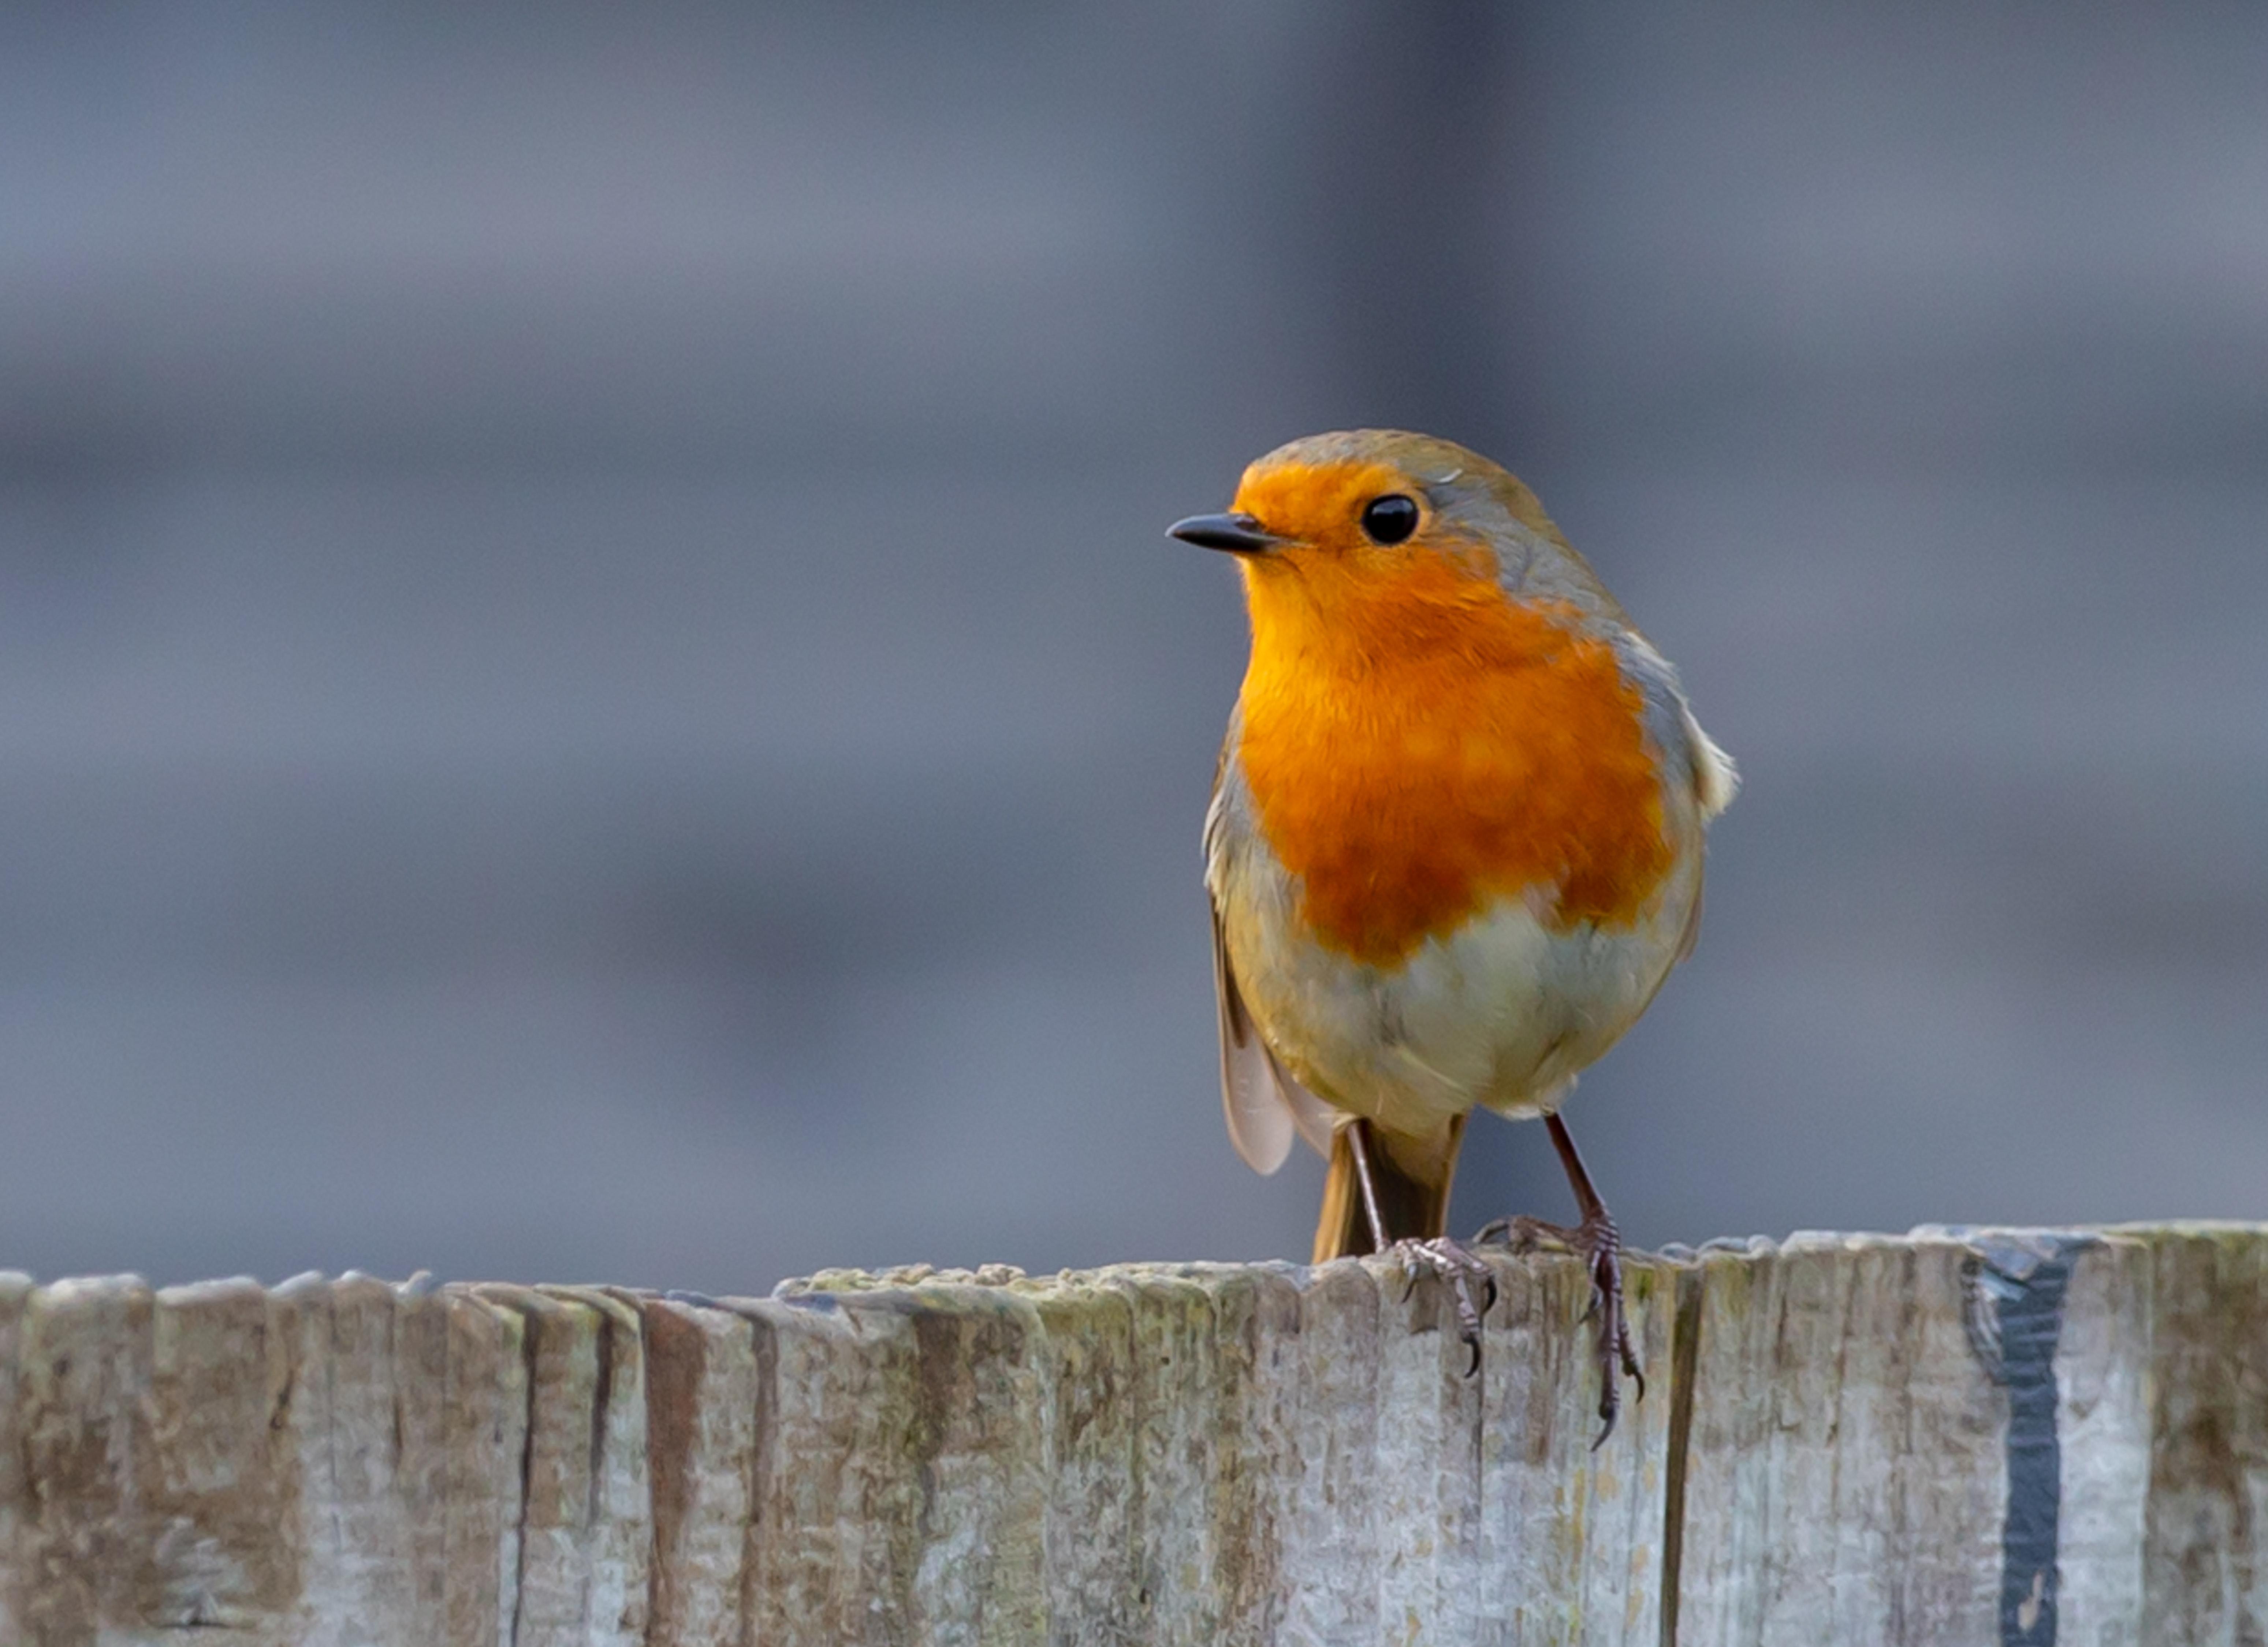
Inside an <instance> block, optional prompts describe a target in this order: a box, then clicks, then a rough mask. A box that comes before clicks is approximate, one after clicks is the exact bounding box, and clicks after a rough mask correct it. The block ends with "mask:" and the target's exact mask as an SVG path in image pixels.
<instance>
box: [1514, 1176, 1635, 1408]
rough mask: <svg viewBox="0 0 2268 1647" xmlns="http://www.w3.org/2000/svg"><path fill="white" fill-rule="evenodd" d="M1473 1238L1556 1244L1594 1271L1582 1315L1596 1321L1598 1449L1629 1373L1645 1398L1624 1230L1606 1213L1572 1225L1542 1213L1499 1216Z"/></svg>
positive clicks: (1524, 1247) (1530, 1248) (1530, 1245)
mask: <svg viewBox="0 0 2268 1647" xmlns="http://www.w3.org/2000/svg"><path fill="white" fill-rule="evenodd" d="M1473 1240H1474V1243H1475V1244H1476V1245H1480V1244H1483V1243H1485V1244H1488V1245H1497V1244H1499V1243H1500V1244H1502V1245H1504V1246H1508V1247H1510V1248H1511V1249H1512V1250H1513V1251H1514V1252H1521V1253H1529V1252H1535V1251H1538V1250H1540V1249H1543V1248H1545V1247H1557V1248H1560V1249H1562V1250H1565V1251H1567V1252H1572V1253H1573V1254H1577V1255H1578V1256H1580V1258H1581V1259H1582V1260H1583V1263H1584V1268H1587V1270H1588V1271H1589V1272H1590V1276H1591V1302H1590V1305H1589V1307H1588V1308H1587V1309H1586V1310H1584V1312H1583V1315H1582V1320H1583V1322H1584V1323H1585V1324H1586V1325H1588V1324H1589V1323H1591V1322H1594V1321H1595V1322H1596V1323H1597V1324H1598V1333H1597V1341H1596V1342H1597V1360H1598V1366H1599V1433H1598V1437H1597V1438H1596V1439H1595V1440H1594V1441H1593V1442H1592V1443H1591V1451H1592V1452H1597V1451H1598V1450H1599V1449H1600V1448H1601V1447H1602V1446H1604V1445H1606V1443H1607V1437H1609V1436H1611V1435H1612V1434H1614V1433H1615V1421H1616V1419H1617V1418H1619V1417H1620V1416H1621V1415H1622V1380H1623V1379H1624V1378H1629V1379H1631V1380H1632V1381H1634V1382H1635V1383H1636V1384H1637V1386H1638V1393H1637V1394H1636V1395H1635V1396H1633V1397H1632V1398H1631V1399H1632V1400H1634V1401H1644V1400H1645V1399H1646V1374H1645V1373H1644V1372H1642V1371H1639V1370H1638V1351H1637V1349H1635V1348H1634V1347H1633V1346H1632V1344H1631V1334H1630V1316H1629V1313H1628V1312H1627V1311H1625V1310H1624V1307H1623V1266H1622V1250H1623V1240H1622V1232H1620V1231H1618V1230H1617V1229H1616V1228H1615V1221H1614V1220H1613V1219H1612V1218H1611V1217H1607V1216H1605V1214H1603V1213H1601V1214H1598V1215H1595V1216H1594V1217H1587V1218H1585V1219H1584V1220H1583V1222H1582V1223H1580V1224H1575V1225H1573V1226H1572V1228H1571V1227H1569V1226H1567V1225H1565V1224H1546V1223H1544V1222H1543V1220H1542V1219H1540V1218H1529V1217H1517V1218H1497V1219H1493V1220H1491V1222H1490V1223H1488V1224H1484V1225H1483V1226H1482V1227H1481V1231H1480V1233H1479V1234H1477V1235H1476V1236H1475V1237H1474V1238H1473Z"/></svg>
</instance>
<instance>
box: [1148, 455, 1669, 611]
mask: <svg viewBox="0 0 2268 1647" xmlns="http://www.w3.org/2000/svg"><path fill="white" fill-rule="evenodd" d="M1170 532H1171V535H1173V536H1174V537H1176V538H1180V539H1182V540H1183V541H1185V542H1189V543H1194V544H1197V545H1199V546H1201V547H1203V548H1211V549H1220V550H1224V551H1226V552H1227V553H1229V554H1231V555H1235V556H1236V558H1237V561H1238V562H1239V565H1240V567H1241V570H1242V571H1243V574H1244V584H1245V591H1246V594H1247V597H1248V601H1249V603H1250V606H1251V608H1252V617H1253V629H1254V638H1255V640H1256V643H1260V644H1263V645H1266V644H1270V643H1276V642H1278V641H1279V640H1280V641H1283V642H1288V643H1292V644H1296V645H1300V646H1301V648H1302V650H1305V649H1306V645H1307V643H1308V642H1310V641H1312V640H1314V639H1318V638H1321V636H1322V635H1323V634H1325V633H1329V634H1334V635H1336V636H1337V637H1338V638H1339V639H1340V640H1341V641H1342V642H1344V641H1353V642H1355V643H1358V644H1359V645H1361V646H1362V647H1363V648H1364V649H1365V650H1366V651H1369V650H1373V649H1374V648H1375V647H1376V646H1379V645H1395V646H1412V645H1414V646H1421V647H1422V646H1424V645H1425V644H1426V643H1428V641H1429V639H1432V638H1441V639H1447V638H1448V637H1449V636H1450V634H1451V632H1453V631H1454V629H1457V628H1458V627H1460V625H1459V614H1461V613H1466V612H1470V611H1471V610H1473V609H1474V608H1476V607H1484V606H1491V605H1496V604H1499V603H1501V602H1502V601H1503V600H1505V599H1506V598H1507V597H1508V596H1509V597H1513V598H1521V599H1538V600H1549V601H1553V602H1557V603H1561V604H1563V605H1565V606H1566V607H1572V608H1573V609H1574V610H1575V611H1576V612H1578V613H1580V614H1582V615H1584V616H1587V617H1591V618H1595V619H1601V620H1604V621H1613V622H1621V621H1626V620H1624V617H1623V614H1622V612H1621V609H1620V608H1619V607H1616V604H1615V602H1614V599H1613V597H1612V596H1610V595H1609V594H1608V593H1607V592H1606V590H1605V589H1604V588H1603V587H1602V586H1601V585H1600V583H1599V581H1598V579H1597V578H1596V577H1594V575H1593V574H1592V571H1591V569H1590V568H1589V567H1588V566H1587V565H1586V564H1585V563H1584V562H1583V560H1582V557H1581V556H1580V555H1577V554H1576V553H1575V552H1574V550H1573V549H1572V548H1569V547H1568V546H1567V540H1565V538H1563V537H1561V536H1560V535H1559V529H1558V527H1557V526H1554V525H1552V523H1551V519H1550V516H1548V515H1546V514H1545V513H1544V512H1543V505H1542V504H1539V503H1537V502H1536V500H1535V493H1533V492H1531V491H1529V490H1528V488H1527V487H1525V486H1523V485H1521V483H1520V482H1519V481H1517V480H1515V479H1514V478H1513V476H1512V475H1510V474H1506V472H1505V471H1504V470H1503V469H1501V468H1499V467H1498V466H1497V465H1495V464H1493V463H1491V462H1490V461H1489V460H1487V459H1486V458H1484V457H1482V456H1480V455H1479V454H1478V453H1477V452H1469V451H1467V450H1466V449H1465V448H1464V447H1462V446H1460V445H1454V444H1452V443H1451V442H1449V441H1446V440H1439V439H1436V438H1434V437H1432V436H1430V435H1414V434H1407V433H1403V432H1402V431H1400V430H1377V429H1361V430H1348V431H1345V432H1342V433H1337V434H1329V435H1310V436H1308V437H1306V438H1305V439H1301V440H1295V441H1292V443H1290V444H1289V445H1284V446H1279V447H1278V448H1277V449H1276V450H1275V451H1274V452H1270V453H1269V454H1268V455H1267V456H1266V457H1264V458H1262V459H1259V460H1257V461H1256V462H1255V463H1253V464H1252V466H1251V467H1248V468H1247V469H1246V470H1245V472H1244V478H1243V480H1242V482H1241V483H1240V484H1239V485H1238V487H1237V489H1236V497H1235V499H1234V501H1233V504H1231V506H1230V509H1229V511H1228V512H1227V513H1226V514H1220V515H1197V516H1193V517H1192V518H1189V519H1187V520H1182V521H1179V522H1176V523H1175V525H1174V526H1172V527H1171V528H1170Z"/></svg>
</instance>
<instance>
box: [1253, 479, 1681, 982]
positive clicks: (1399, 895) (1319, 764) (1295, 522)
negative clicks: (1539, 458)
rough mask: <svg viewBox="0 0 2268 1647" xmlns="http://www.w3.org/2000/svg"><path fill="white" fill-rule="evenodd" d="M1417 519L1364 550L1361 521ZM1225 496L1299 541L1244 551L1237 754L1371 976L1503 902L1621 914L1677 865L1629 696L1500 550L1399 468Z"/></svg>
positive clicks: (1287, 849) (1344, 947) (1284, 856)
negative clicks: (1246, 655) (1441, 508)
mask: <svg viewBox="0 0 2268 1647" xmlns="http://www.w3.org/2000/svg"><path fill="white" fill-rule="evenodd" d="M1389 495H1400V496H1407V497H1410V498H1411V499H1413V500H1415V501H1416V502H1417V503H1418V505H1419V516H1418V523H1417V526H1416V529H1415V531H1414V532H1413V533H1411V534H1410V536H1409V537H1408V538H1407V539H1406V540H1403V541H1402V542H1399V543H1394V544H1390V545H1381V544H1379V543H1376V542H1373V540H1372V539H1371V537H1370V535H1369V534H1367V533H1366V532H1365V531H1364V529H1363V525H1362V521H1363V511H1364V510H1365V508H1366V506H1367V505H1368V504H1371V503H1372V502H1373V500H1375V499H1377V498H1379V497H1381V496H1389ZM1235 507H1236V509H1237V510H1238V511H1241V512H1242V513H1245V514H1249V515H1251V516H1253V517H1255V518H1257V519H1258V520H1259V522H1260V523H1261V525H1262V526H1264V527H1265V528H1266V529H1267V530H1268V532H1269V533H1271V534H1273V535H1274V536H1276V537H1278V538H1282V539H1286V540H1291V541H1288V542H1286V543H1285V544H1284V545H1282V546H1281V547H1279V548H1275V549H1272V550H1270V551H1269V552H1267V553H1265V554H1261V555H1244V556H1240V564H1241V568H1242V570H1243V574H1244V582H1245V592H1246V596H1247V599H1248V604H1249V606H1250V608H1251V614H1252V661H1251V665H1250V667H1249V668H1248V670H1247V672H1246V674H1245V679H1244V690H1243V695H1242V698H1241V708H1242V712H1243V730H1242V734H1241V740H1240V741H1239V743H1238V746H1237V759H1238V761H1239V764H1240V766H1241V768H1242V770H1243V774H1244V778H1245V782H1246V783H1247V785H1248V787H1249V789H1250V790H1251V792H1252V796H1253V799H1254V801H1255V803H1256V805H1257V807H1258V810H1259V816H1260V825H1261V829H1262V832H1263V835H1265V837H1266V839H1267V842H1268V844H1269V846H1270V849H1272V850H1273V851H1274V852H1275V854H1276V856H1277V857H1278V860H1279V861H1280V862H1281V863H1282V864H1284V866H1285V868H1286V869H1288V870H1289V871H1292V873H1293V874H1295V875H1297V876H1299V877H1300V881H1301V883H1302V886H1303V891H1304V899H1305V904H1304V914H1305V915H1306V919H1307V925H1308V927H1309V929H1310V930H1312V931H1314V934H1315V935H1316V937H1318V939H1319V940H1321V941H1322V942H1323V943H1324V944H1326V945H1329V946H1330V947H1331V948H1333V949H1336V950H1337V951H1339V952H1342V953H1344V954H1347V955H1349V956H1351V957H1353V958H1354V959H1356V960H1362V961H1366V962H1369V963H1372V964H1373V965H1381V966H1383V965H1390V964H1392V963H1394V962H1396V961H1399V960H1402V959H1403V958H1404V957H1406V956H1407V955H1408V954H1409V953H1410V952H1411V951H1412V950H1414V949H1415V948H1417V946H1418V945H1419V944H1421V943H1423V942H1424V941H1425V939H1426V938H1428V937H1435V936H1440V935H1442V934H1445V933H1447V932H1449V931H1451V930H1454V929H1455V927H1456V926H1457V925H1458V924H1460V923H1462V921H1464V920H1465V919H1466V918H1468V917H1469V916H1470V915H1473V914H1475V913H1476V912H1477V911H1478V910H1480V909H1481V908H1483V907H1484V906H1485V905H1487V904H1489V903H1491V902H1492V901H1495V900H1497V899H1499V898H1505V897H1517V896H1521V895H1523V894H1524V895H1528V896H1529V897H1531V898H1534V899H1536V900H1538V901H1539V903H1540V908H1542V911H1543V914H1544V915H1545V917H1546V919H1547V920H1548V921H1549V922H1550V923H1551V924H1553V925H1555V926H1557V927H1560V928H1565V927H1570V926H1572V925H1575V924H1577V923H1582V922H1595V923H1600V924H1602V925H1610V926H1611V925H1621V924H1627V923H1631V922H1632V921H1634V920H1635V919H1637V917H1638V915H1640V914H1641V913H1642V912H1643V911H1644V910H1645V908H1646V905H1647V903H1648V901H1649V900H1650V899H1651V898H1652V896H1653V893H1654V892H1655V890H1656V889H1657V888H1658V887H1659V886H1661V882H1662V879H1663V878H1664V877H1665V876H1666V875H1667V874H1668V871H1669V870H1670V868H1671V866H1672V862H1673V857H1674V855H1673V852H1672V850H1671V848H1670V845H1669V842H1668V841H1667V839H1665V837H1664V835H1663V833H1662V803H1661V780H1660V776H1659V774H1658V771H1657V769H1656V767H1655V764H1654V761H1653V755H1652V753H1651V752H1650V750H1649V749H1648V747H1647V745H1646V739H1645V735H1644V730H1643V720H1642V715H1643V710H1644V702H1643V700H1642V699H1641V697H1640V696H1639V694H1638V690H1637V688H1636V687H1633V686H1631V684H1630V683H1629V682H1628V681H1627V680H1624V677H1623V673H1622V671H1621V669H1620V667H1619V665H1617V664H1616V658H1615V655H1614V651H1613V648H1612V647H1611V646H1610V645H1609V643H1607V642H1606V641H1604V640H1602V639H1599V638H1596V637H1594V636H1588V635H1586V634H1584V633H1582V632H1581V630H1580V629H1579V628H1578V627H1577V625H1576V622H1575V619H1576V616H1577V614H1575V613H1574V612H1573V610H1572V608H1570V607H1565V606H1562V605H1559V604H1557V603H1555V602H1545V601H1517V602H1516V601H1513V600H1512V599H1509V598H1508V597H1507V596H1506V593H1505V592H1504V590H1503V588H1502V586H1501V585H1499V582H1498V580H1497V576H1496V557H1495V554H1494V551H1493V550H1492V549H1491V548H1490V547H1489V546H1488V545H1487V544H1485V543H1484V542H1482V541H1481V540H1479V539H1478V538H1476V537H1475V536H1473V535H1471V534H1469V533H1464V532H1462V531H1460V530H1457V529H1455V528H1454V527H1453V526H1450V525H1448V524H1447V523H1445V522H1442V521H1440V520H1439V519H1437V518H1434V517H1433V515H1432V512H1431V511H1430V510H1429V509H1427V508H1426V507H1425V503H1424V493H1423V491H1422V490H1421V489H1419V488H1418V486H1416V485H1415V484H1413V483H1412V482H1410V481H1409V480H1408V479H1407V477H1405V476H1403V474H1401V473H1400V472H1399V471H1397V470H1395V468H1393V467H1391V466H1388V465H1384V464H1377V463H1363V462H1348V463H1337V464H1325V465H1304V464H1277V465H1274V466H1271V467H1256V468H1255V469H1253V470H1251V471H1248V473H1247V474H1246V475H1245V477H1244V482H1243V484H1242V485H1241V487H1240V488H1239V489H1238V492H1237V496H1236V503H1235Z"/></svg>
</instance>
